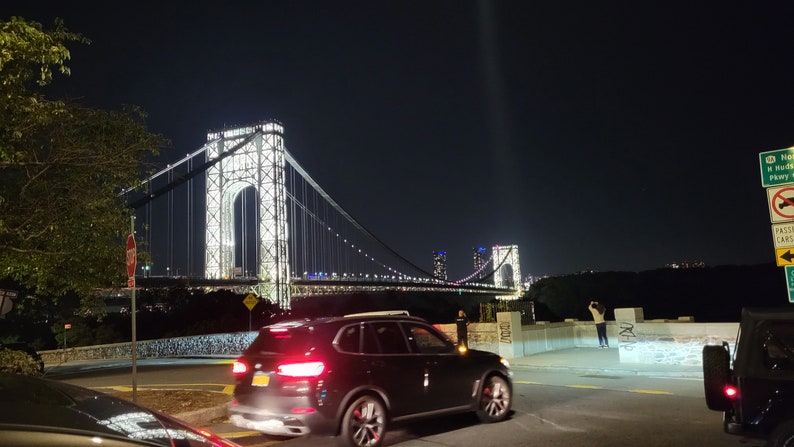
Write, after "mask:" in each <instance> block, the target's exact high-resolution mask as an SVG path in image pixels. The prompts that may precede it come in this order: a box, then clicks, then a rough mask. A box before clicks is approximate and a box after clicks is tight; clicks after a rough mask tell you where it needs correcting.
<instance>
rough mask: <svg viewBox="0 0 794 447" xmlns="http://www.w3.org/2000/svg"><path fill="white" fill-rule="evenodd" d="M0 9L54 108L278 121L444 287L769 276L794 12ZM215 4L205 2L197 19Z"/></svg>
mask: <svg viewBox="0 0 794 447" xmlns="http://www.w3.org/2000/svg"><path fill="white" fill-rule="evenodd" d="M81 3H82V2H67V1H36V2H34V1H29V0H28V1H16V0H12V1H8V0H6V1H4V2H3V4H2V5H0V12H1V13H2V14H0V17H1V18H2V19H4V20H7V19H8V18H10V17H11V16H14V15H17V16H21V17H24V18H26V19H29V20H35V21H38V22H41V23H42V24H44V25H45V26H46V27H47V28H51V27H52V23H53V19H54V18H55V17H61V18H63V19H64V21H65V23H66V26H67V27H68V28H69V29H70V30H72V31H75V32H80V33H82V34H84V35H85V36H86V37H88V38H90V39H91V40H92V41H93V42H92V44H91V45H89V46H84V45H79V44H72V45H71V49H72V61H71V63H70V66H71V67H72V75H71V76H70V77H69V78H68V79H67V80H66V81H65V82H58V83H57V84H56V85H55V86H54V88H53V89H51V90H50V93H51V95H52V96H59V97H66V96H68V97H71V98H79V99H80V100H81V101H82V102H84V103H85V104H87V105H90V106H93V107H99V108H104V109H119V108H120V107H121V106H122V105H123V104H135V105H139V106H141V107H142V108H143V109H144V110H145V111H147V112H148V114H149V119H148V126H149V129H150V130H151V131H153V132H156V133H161V134H163V135H164V136H165V137H167V138H169V139H170V140H171V141H172V142H173V148H172V149H169V150H167V151H165V152H164V153H163V154H162V156H161V160H162V162H163V164H165V163H167V162H171V161H176V159H178V158H181V157H182V156H183V155H184V154H186V153H187V152H192V151H193V150H196V149H198V148H199V147H201V145H202V144H203V143H204V141H205V140H206V134H207V131H208V130H211V129H213V130H214V129H219V128H222V127H224V126H233V125H245V124H250V123H253V122H256V121H259V120H263V119H276V120H278V121H280V122H281V123H282V124H283V125H284V128H285V143H286V145H287V149H288V151H289V152H290V153H291V154H292V155H293V156H294V157H295V158H296V159H297V160H298V161H299V162H300V163H301V164H302V165H303V166H304V167H305V168H306V170H307V171H308V172H309V173H310V174H311V175H312V177H313V178H314V179H315V180H316V181H317V182H318V183H319V184H320V185H321V186H322V187H323V188H324V189H325V190H326V191H327V192H328V193H329V194H330V195H331V196H332V197H333V198H334V199H335V200H336V201H337V202H338V203H339V204H340V205H342V206H343V207H344V208H345V209H346V210H347V211H348V212H349V213H350V214H351V215H352V216H354V217H355V218H356V219H357V220H358V221H359V222H361V223H362V224H363V225H364V226H366V227H367V228H369V229H370V230H371V231H372V232H373V233H374V234H375V235H377V236H378V237H379V238H380V239H381V240H383V241H384V242H386V243H387V244H388V245H389V246H391V247H392V248H394V249H395V250H396V251H398V252H399V253H400V254H402V255H403V256H404V257H406V258H408V259H410V260H412V261H413V262H414V263H416V264H417V265H420V266H423V267H425V268H426V269H428V270H429V269H430V268H431V257H432V252H433V251H434V250H444V251H446V252H447V256H448V262H449V276H450V279H456V278H457V277H462V276H464V275H466V274H467V273H470V272H471V270H472V267H471V249H472V247H476V246H486V247H490V246H492V245H494V244H502V245H505V244H517V245H518V246H519V250H520V256H521V270H522V273H523V274H524V275H527V274H530V273H531V274H534V275H544V274H565V273H574V272H578V271H582V270H598V271H610V270H627V271H641V270H647V269H653V268H658V267H662V266H664V265H665V264H667V263H672V262H681V261H704V262H705V263H707V264H708V265H726V264H739V265H741V264H757V263H763V262H774V256H775V254H774V247H773V243H772V234H771V229H770V217H769V210H768V206H767V197H766V193H765V190H764V188H763V187H762V186H761V179H760V173H759V157H758V154H759V152H764V151H769V150H774V149H781V148H786V147H790V146H794V2H777V1H757V2H752V1H747V2H734V1H721V2H716V1H699V2H693V1H664V2H652V1H639V2H637V1H619V2H618V1H592V0H587V1H546V2H530V1H523V0H521V1H498V2H473V1H461V0H451V1H433V0H423V1H399V2H396V1H390V2H386V1H357V2H352V1H311V2H308V1H295V0H289V1H286V0H285V1H268V0H259V1H251V2H234V1H227V2H211V3H212V4H213V6H208V5H205V4H204V3H205V2H184V6H174V5H172V4H170V3H171V2H165V1H161V2H147V1H136V2H93V1H92V2H85V3H84V5H83V6H75V5H80V4H81ZM206 3H210V2H206Z"/></svg>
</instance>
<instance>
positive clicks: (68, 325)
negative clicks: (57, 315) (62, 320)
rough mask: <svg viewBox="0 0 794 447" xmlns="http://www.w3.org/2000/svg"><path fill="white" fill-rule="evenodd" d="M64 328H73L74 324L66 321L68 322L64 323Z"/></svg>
mask: <svg viewBox="0 0 794 447" xmlns="http://www.w3.org/2000/svg"><path fill="white" fill-rule="evenodd" d="M63 328H64V329H71V328H72V325H71V324H69V323H66V324H64V325H63Z"/></svg>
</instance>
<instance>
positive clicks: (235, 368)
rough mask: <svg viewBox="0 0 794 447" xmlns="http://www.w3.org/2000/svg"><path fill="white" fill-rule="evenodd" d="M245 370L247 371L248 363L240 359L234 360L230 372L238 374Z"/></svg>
mask: <svg viewBox="0 0 794 447" xmlns="http://www.w3.org/2000/svg"><path fill="white" fill-rule="evenodd" d="M246 372H248V365H247V364H246V363H245V362H242V361H240V360H235V362H234V364H233V365H232V374H234V375H236V376H239V375H240V374H245V373H246Z"/></svg>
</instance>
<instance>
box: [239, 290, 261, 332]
mask: <svg viewBox="0 0 794 447" xmlns="http://www.w3.org/2000/svg"><path fill="white" fill-rule="evenodd" d="M258 302H259V300H258V299H256V296H254V294H253V293H249V294H248V296H246V297H245V299H244V300H243V304H245V307H247V308H248V330H249V331H250V330H251V311H252V310H254V306H256V304H257V303H258Z"/></svg>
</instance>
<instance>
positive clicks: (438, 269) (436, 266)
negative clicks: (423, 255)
mask: <svg viewBox="0 0 794 447" xmlns="http://www.w3.org/2000/svg"><path fill="white" fill-rule="evenodd" d="M433 276H434V277H435V278H438V279H442V280H444V281H446V280H447V252H445V251H434V252H433Z"/></svg>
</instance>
